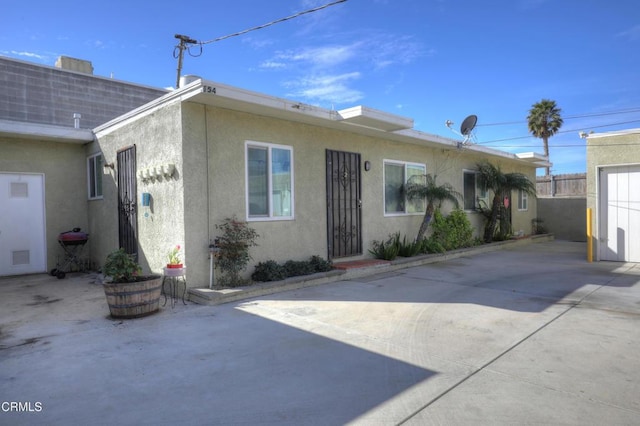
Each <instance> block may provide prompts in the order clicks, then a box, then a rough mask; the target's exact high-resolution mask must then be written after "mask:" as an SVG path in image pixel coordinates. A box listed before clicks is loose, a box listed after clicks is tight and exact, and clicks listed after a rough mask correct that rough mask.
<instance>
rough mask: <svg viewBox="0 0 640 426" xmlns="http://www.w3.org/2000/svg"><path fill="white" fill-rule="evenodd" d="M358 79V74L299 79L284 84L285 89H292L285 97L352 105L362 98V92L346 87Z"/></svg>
mask: <svg viewBox="0 0 640 426" xmlns="http://www.w3.org/2000/svg"><path fill="white" fill-rule="evenodd" d="M358 78H360V73H359V72H350V73H345V74H338V75H323V76H314V77H305V78H301V79H299V80H295V81H290V82H288V83H286V86H287V87H289V88H292V89H294V91H293V92H292V93H290V94H288V95H287V96H292V97H296V98H304V99H308V100H310V101H319V102H330V103H337V104H344V103H353V102H356V101H358V100H360V99H362V98H363V95H362V92H360V91H358V90H355V89H351V88H349V86H348V83H349V82H350V81H352V80H357V79H358Z"/></svg>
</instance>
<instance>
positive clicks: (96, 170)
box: [87, 153, 103, 200]
mask: <svg viewBox="0 0 640 426" xmlns="http://www.w3.org/2000/svg"><path fill="white" fill-rule="evenodd" d="M102 164H103V159H102V153H98V154H93V155H91V156H90V157H88V158H87V183H88V195H89V199H90V200H96V199H100V198H102Z"/></svg>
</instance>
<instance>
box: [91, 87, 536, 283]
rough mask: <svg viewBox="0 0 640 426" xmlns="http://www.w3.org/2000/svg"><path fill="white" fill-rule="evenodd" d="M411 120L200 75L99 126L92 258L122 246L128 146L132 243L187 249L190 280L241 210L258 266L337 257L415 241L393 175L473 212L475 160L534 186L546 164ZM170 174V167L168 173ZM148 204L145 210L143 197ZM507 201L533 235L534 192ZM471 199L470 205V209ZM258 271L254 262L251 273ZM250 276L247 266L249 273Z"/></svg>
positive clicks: (204, 270)
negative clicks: (424, 180) (434, 185)
mask: <svg viewBox="0 0 640 426" xmlns="http://www.w3.org/2000/svg"><path fill="white" fill-rule="evenodd" d="M412 127H413V122H412V120H410V119H407V118H405V117H399V116H396V115H392V114H388V113H384V112H381V111H376V110H371V109H368V108H366V107H355V108H350V109H346V110H341V111H333V110H326V109H322V108H318V107H315V106H312V105H306V104H301V103H298V102H295V101H290V100H285V99H279V98H275V97H270V96H267V95H264V94H260V93H253V92H249V91H246V90H243V89H239V88H235V87H230V86H226V85H223V84H219V83H215V82H211V81H207V80H201V79H198V80H196V81H194V82H192V83H191V84H189V85H187V86H186V87H183V88H181V89H179V90H177V91H174V92H172V93H169V94H167V95H165V96H163V97H161V98H159V99H157V100H155V101H153V102H151V103H148V104H146V105H144V106H142V107H140V108H138V109H136V110H134V111H131V112H130V113H128V114H125V115H123V116H120V117H118V118H116V119H114V120H112V121H110V122H108V123H105V124H104V125H102V126H99V127H97V128H96V129H94V131H95V135H96V140H95V142H93V143H91V144H89V145H88V151H87V154H88V155H91V154H94V153H99V152H100V153H102V155H103V157H104V161H105V163H106V164H109V165H111V164H113V168H106V169H105V170H107V173H108V175H106V177H107V178H106V179H105V180H104V195H103V198H102V199H101V200H99V201H97V202H93V203H91V204H90V205H89V218H90V219H89V220H90V232H91V235H92V239H93V241H92V256H93V257H94V258H95V259H96V260H98V259H103V258H104V257H105V256H106V254H107V253H108V252H109V251H111V250H113V249H114V248H115V247H117V245H118V222H119V220H118V205H117V200H118V195H117V191H118V185H116V182H117V181H118V175H119V174H120V173H123V170H122V168H121V167H120V166H119V159H118V155H124V153H125V152H126V151H127V150H128V151H129V152H131V151H132V150H135V156H134V157H135V165H134V167H133V168H130V169H129V170H128V171H126V173H128V174H129V175H131V176H132V177H133V180H134V184H135V189H133V193H134V194H135V198H133V199H134V200H136V201H135V203H137V204H138V209H137V218H135V219H134V221H135V224H136V226H137V231H136V232H137V245H138V247H139V251H138V254H139V258H140V261H141V263H142V264H143V265H144V266H145V267H146V268H148V269H150V270H154V271H160V270H161V268H162V267H163V266H164V264H165V263H166V254H167V252H168V251H169V250H170V248H171V247H173V246H174V245H176V244H180V245H181V246H182V247H183V248H184V252H183V255H184V259H185V263H186V266H187V270H188V276H187V279H188V282H189V285H190V286H195V287H202V286H207V285H208V284H209V280H210V277H211V274H210V270H209V265H210V262H209V250H208V247H209V245H210V244H211V243H212V242H213V241H214V239H215V238H216V236H217V235H218V232H219V230H217V229H216V225H217V224H219V223H221V222H222V221H223V220H224V219H225V218H227V217H232V216H235V217H237V218H238V219H240V220H246V221H248V222H249V223H250V225H251V226H252V227H253V228H254V229H256V230H257V232H258V233H259V234H260V238H259V240H258V244H259V246H258V247H255V248H252V250H251V255H252V257H253V262H254V263H257V262H260V261H264V260H268V259H273V260H276V261H279V262H281V261H285V260H303V259H307V258H308V257H310V256H312V255H319V256H322V257H324V258H327V257H328V258H331V259H333V260H340V259H344V258H362V257H367V256H368V249H369V248H370V247H371V242H372V241H373V240H381V239H386V238H387V237H388V235H389V234H390V233H393V232H400V233H401V234H403V235H407V236H409V237H410V238H411V237H415V235H416V233H417V231H418V228H419V225H420V221H421V220H422V216H423V211H424V210H423V208H422V209H421V208H420V207H419V206H418V207H416V206H414V205H412V204H411V203H409V202H406V200H404V199H403V196H402V195H399V193H397V190H398V189H399V188H396V189H395V190H394V185H393V184H394V182H396V181H397V182H399V183H403V182H402V181H403V180H405V181H406V179H407V178H408V177H409V176H410V175H411V174H417V173H421V174H424V173H430V174H435V175H437V176H438V178H437V179H438V182H442V183H444V182H448V183H450V184H452V185H453V186H454V187H456V188H457V189H458V190H459V192H461V193H463V192H464V193H466V196H467V197H469V198H470V200H467V201H466V204H467V207H469V206H471V209H469V210H468V216H469V218H470V220H471V222H472V224H473V225H474V226H475V227H476V229H477V230H478V234H480V230H481V228H482V226H483V219H482V218H481V217H480V215H479V213H477V212H475V211H474V210H472V209H473V206H475V204H476V199H477V197H478V196H479V195H480V194H479V193H476V190H477V188H476V187H475V186H474V182H475V180H474V178H475V172H474V170H475V168H476V164H477V163H478V162H479V161H481V160H488V161H490V162H492V163H494V164H496V165H499V166H500V168H501V169H502V170H503V171H504V172H512V171H518V172H522V173H524V174H526V175H527V176H528V177H529V178H530V179H531V180H532V181H534V180H535V172H536V167H539V166H540V165H543V164H544V158H543V157H541V156H539V155H536V154H532V153H529V154H520V155H515V154H510V153H506V152H501V151H497V150H493V149H488V148H485V147H481V146H477V145H465V146H462V147H461V146H459V142H458V141H456V140H452V139H448V138H442V137H439V136H435V135H429V134H425V133H422V132H419V131H416V130H414V129H413V128H412ZM168 170H172V171H171V173H167V171H168ZM143 193H145V194H150V197H149V198H150V200H151V201H150V203H149V204H150V205H149V206H142V205H140V201H141V200H142V198H141V197H142V194H143ZM516 199H517V196H516V198H514V203H512V204H513V205H512V224H513V229H514V230H515V231H516V232H518V231H520V230H522V231H523V233H526V234H527V233H529V232H530V229H531V220H532V219H533V218H534V217H535V215H536V213H535V212H536V204H535V199H534V198H533V197H531V198H529V199H528V200H527V202H526V203H524V205H522V204H521V205H517V204H518V203H516V202H515V200H516ZM469 201H470V203H469ZM249 269H250V270H251V269H252V268H251V267H250V268H249ZM248 273H250V271H248Z"/></svg>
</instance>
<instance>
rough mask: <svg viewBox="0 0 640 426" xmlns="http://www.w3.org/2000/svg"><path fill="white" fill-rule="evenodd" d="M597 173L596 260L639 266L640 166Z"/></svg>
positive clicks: (621, 167) (619, 167)
mask: <svg viewBox="0 0 640 426" xmlns="http://www.w3.org/2000/svg"><path fill="white" fill-rule="evenodd" d="M599 173H600V194H599V211H600V219H599V244H598V246H599V254H600V256H599V259H600V260H613V261H618V262H640V165H629V166H616V167H607V168H602V169H600V172H599Z"/></svg>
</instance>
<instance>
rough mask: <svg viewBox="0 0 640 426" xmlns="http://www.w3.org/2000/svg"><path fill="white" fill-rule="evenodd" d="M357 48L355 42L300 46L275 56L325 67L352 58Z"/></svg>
mask: <svg viewBox="0 0 640 426" xmlns="http://www.w3.org/2000/svg"><path fill="white" fill-rule="evenodd" d="M357 48H358V45H357V44H352V45H343V46H339V45H333V46H323V47H311V48H302V49H298V50H295V51H287V52H282V53H280V54H278V55H277V58H278V59H281V60H289V61H292V62H307V63H310V64H312V65H315V66H317V67H322V68H327V67H334V66H337V65H340V64H342V63H344V62H347V61H348V60H349V59H352V58H353V57H355V56H356V55H357Z"/></svg>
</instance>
